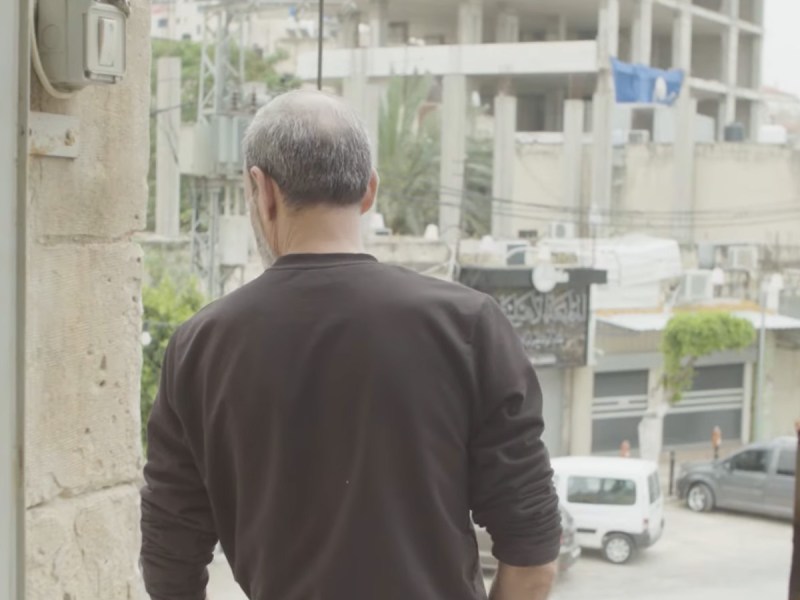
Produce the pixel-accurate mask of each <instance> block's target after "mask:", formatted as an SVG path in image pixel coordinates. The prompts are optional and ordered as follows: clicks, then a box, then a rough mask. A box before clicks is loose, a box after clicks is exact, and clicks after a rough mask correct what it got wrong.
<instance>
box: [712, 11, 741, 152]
mask: <svg viewBox="0 0 800 600" xmlns="http://www.w3.org/2000/svg"><path fill="white" fill-rule="evenodd" d="M723 9H724V11H725V13H726V14H727V16H729V17H730V18H731V19H733V23H732V24H731V26H730V27H728V28H727V29H726V31H725V32H724V33H723V34H722V82H723V83H724V84H725V85H726V86H728V90H727V92H726V94H725V96H724V98H723V99H722V101H721V106H720V119H719V122H718V123H717V125H718V137H719V139H723V137H724V132H725V127H726V126H727V125H730V124H731V123H733V122H734V121H736V85H737V82H738V79H739V27H738V26H737V25H736V23H737V21H736V20H737V19H738V18H739V0H725V4H724V6H723Z"/></svg>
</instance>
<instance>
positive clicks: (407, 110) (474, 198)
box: [378, 75, 493, 236]
mask: <svg viewBox="0 0 800 600" xmlns="http://www.w3.org/2000/svg"><path fill="white" fill-rule="evenodd" d="M432 85H433V81H432V79H431V77H429V76H424V75H415V76H412V77H395V78H393V79H391V80H390V82H389V86H388V89H387V93H386V97H385V99H384V101H383V103H382V104H381V110H380V118H379V126H378V147H379V156H378V170H379V172H380V175H381V188H380V193H379V198H378V209H379V211H380V212H381V213H382V214H383V215H384V218H385V219H386V224H387V226H388V227H389V228H390V229H392V230H393V231H394V232H396V233H399V234H405V235H421V234H422V233H423V232H424V231H425V227H426V226H427V225H428V224H430V223H437V222H438V213H439V199H440V193H441V195H443V197H444V202H448V203H449V202H453V203H455V202H458V200H459V198H458V197H457V196H455V195H454V194H453V190H447V189H442V188H441V186H440V183H439V165H440V156H441V119H440V116H439V113H438V111H437V110H435V109H436V107H435V105H433V104H431V103H429V101H428V96H429V94H430V92H431V89H432ZM492 154H493V142H492V140H491V139H484V138H475V137H468V138H467V161H466V164H465V169H464V178H465V190H466V193H465V194H464V197H463V198H461V201H462V210H463V220H462V231H463V233H464V234H465V235H467V236H482V235H485V234H486V233H488V232H489V229H490V228H491V189H492Z"/></svg>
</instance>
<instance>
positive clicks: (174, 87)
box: [156, 57, 181, 238]
mask: <svg viewBox="0 0 800 600" xmlns="http://www.w3.org/2000/svg"><path fill="white" fill-rule="evenodd" d="M156 69H157V73H156V77H157V78H158V79H157V82H156V90H157V93H156V111H157V116H156V233H157V234H159V235H163V236H165V237H170V238H176V237H178V235H179V234H180V227H181V173H180V165H179V160H178V148H180V135H181V59H180V58H172V57H170V58H159V59H158V61H157V65H156Z"/></svg>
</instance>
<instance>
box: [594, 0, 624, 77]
mask: <svg viewBox="0 0 800 600" xmlns="http://www.w3.org/2000/svg"><path fill="white" fill-rule="evenodd" d="M598 22H599V24H600V27H599V32H598V40H597V41H598V47H599V57H598V58H599V60H600V61H601V63H602V62H606V61H608V57H609V56H617V55H618V54H619V0H601V1H600V13H599V15H598Z"/></svg>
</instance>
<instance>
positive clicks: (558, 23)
mask: <svg viewBox="0 0 800 600" xmlns="http://www.w3.org/2000/svg"><path fill="white" fill-rule="evenodd" d="M545 39H546V40H547V41H548V42H562V41H564V40H566V39H567V18H566V17H565V16H563V15H557V16H554V17H548V19H547V33H546V34H545Z"/></svg>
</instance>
